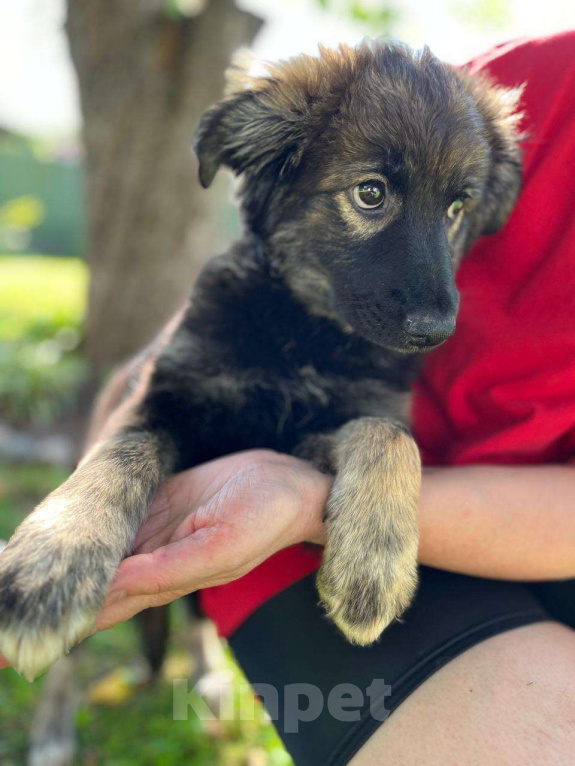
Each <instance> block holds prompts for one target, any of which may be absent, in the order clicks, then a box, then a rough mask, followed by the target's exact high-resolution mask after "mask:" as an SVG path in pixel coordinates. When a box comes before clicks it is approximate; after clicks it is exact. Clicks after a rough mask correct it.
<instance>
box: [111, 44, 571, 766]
mask: <svg viewBox="0 0 575 766" xmlns="http://www.w3.org/2000/svg"><path fill="white" fill-rule="evenodd" d="M574 49H575V35H574V34H564V35H559V36H555V37H552V38H546V39H542V40H527V41H519V42H516V43H510V44H508V45H504V46H500V47H499V48H497V49H495V50H494V51H492V52H491V53H489V54H486V55H485V56H483V57H481V58H480V59H478V60H476V61H475V62H473V63H472V65H471V69H472V70H480V69H481V70H483V69H484V70H486V71H488V72H489V73H490V74H491V76H492V77H494V78H495V79H496V80H498V81H499V82H501V83H502V84H503V85H506V86H518V85H520V84H521V83H523V82H525V83H526V85H525V91H524V94H523V102H522V103H523V107H524V109H525V119H524V124H523V126H522V127H523V129H524V130H525V131H526V138H525V142H524V188H523V191H522V193H521V196H520V198H519V202H518V204H517V207H516V209H515V211H514V213H513V214H512V216H511V218H510V220H509V222H508V223H507V225H506V227H505V228H504V229H503V231H502V232H501V233H499V234H497V235H495V236H493V237H492V238H489V239H482V240H480V242H479V243H478V244H477V245H476V246H475V248H474V250H473V251H472V252H471V253H470V255H468V256H467V257H466V259H465V262H464V263H463V265H462V267H461V271H460V273H459V277H458V286H459V289H460V292H461V296H462V300H461V308H460V314H459V318H458V329H457V332H456V334H455V335H454V336H453V338H452V339H450V340H449V341H448V342H447V343H446V344H445V345H444V346H442V347H441V348H440V349H438V350H437V351H435V352H434V353H433V354H432V355H431V356H430V357H428V359H427V360H426V364H425V367H424V370H423V373H422V375H421V378H420V382H419V384H418V388H417V392H416V397H415V403H414V426H415V433H416V437H417V441H418V444H419V446H420V448H421V450H422V454H423V457H424V463H425V464H426V466H427V467H426V469H425V470H424V475H423V484H422V495H421V504H420V512H419V525H420V534H421V540H420V548H419V561H420V564H421V565H422V566H421V584H420V588H419V591H418V594H417V595H416V598H415V601H414V603H413V604H412V606H411V607H410V608H409V609H408V611H407V612H406V613H405V615H404V617H403V619H402V621H401V622H396V623H394V624H392V625H391V626H390V627H389V628H387V630H386V631H385V632H384V633H383V636H382V638H381V640H380V641H379V642H378V643H376V644H374V645H373V646H371V647H368V648H364V647H359V646H353V645H351V644H349V643H347V642H345V640H344V639H343V637H341V636H340V634H339V633H338V632H337V630H336V629H335V628H334V627H333V625H331V624H330V623H329V622H328V621H327V620H326V619H325V615H324V614H323V613H322V611H321V610H320V609H319V608H318V607H317V604H316V601H317V594H316V592H315V590H314V587H313V574H314V573H315V571H316V569H317V567H318V566H319V563H320V560H321V555H320V549H319V548H314V547H310V546H306V545H305V544H303V543H304V541H307V542H312V543H316V544H318V545H319V546H321V544H322V543H323V542H324V539H325V538H324V529H323V524H322V514H323V508H324V506H325V503H326V499H327V497H328V494H329V491H330V485H331V479H330V478H329V477H328V476H326V475H325V474H322V473H319V472H318V471H317V470H315V469H314V468H312V467H311V465H309V464H308V463H306V462H304V461H302V460H299V459H297V458H294V457H290V456H287V455H281V454H278V453H274V452H268V451H265V450H264V451H256V452H244V453H240V454H235V455H230V456H227V457H224V458H221V459H219V460H217V461H213V462H211V463H207V464H204V465H202V466H199V467H197V468H194V469H192V470H190V471H187V472H184V473H182V474H179V475H177V476H175V477H173V478H172V479H170V480H169V481H168V483H167V484H166V485H165V486H164V488H163V489H162V490H161V491H160V492H159V494H158V495H157V497H156V498H155V500H154V504H153V506H152V511H151V514H150V517H149V519H148V521H147V522H146V523H145V524H144V526H143V528H142V529H141V530H140V532H139V535H138V541H137V552H136V554H135V555H134V556H132V557H130V558H128V559H126V560H125V561H124V562H123V563H122V564H121V566H120V569H119V571H118V574H117V576H116V578H115V581H114V583H113V585H112V588H111V590H110V593H109V597H108V600H107V603H106V606H105V608H104V610H103V612H102V613H101V615H100V618H99V621H98V627H99V628H101V629H103V628H106V627H109V626H110V625H113V624H115V623H117V622H119V621H122V620H125V619H128V618H129V617H130V616H132V615H133V614H135V613H137V612H139V611H141V610H142V609H145V608H147V607H150V606H158V605H163V604H166V603H169V602H170V601H172V600H174V599H175V598H178V597H180V596H182V595H185V594H187V593H190V592H192V591H197V590H199V589H202V594H201V597H200V600H201V605H202V608H203V611H204V612H205V613H206V614H207V615H208V616H209V617H211V618H212V619H214V620H215V622H216V624H217V625H218V628H219V631H220V633H221V634H222V635H225V636H227V637H228V639H229V640H230V643H231V646H232V648H233V649H234V651H235V653H236V656H237V657H238V660H239V662H240V664H241V665H242V666H243V668H244V670H245V671H246V674H247V675H248V678H249V679H250V681H252V682H254V683H268V684H271V685H274V686H275V687H277V688H281V687H285V686H286V685H289V684H290V683H307V684H312V685H314V686H316V687H317V688H319V689H320V690H322V692H324V694H326V695H327V694H329V692H330V690H332V689H333V688H335V687H336V686H338V685H339V684H353V685H354V686H355V687H357V688H359V689H360V690H363V693H364V694H367V690H368V689H369V688H370V686H371V684H372V683H373V681H374V680H376V679H382V680H384V681H385V684H386V686H387V687H388V688H386V690H385V693H382V698H381V700H379V702H380V703H381V704H380V709H385V711H386V712H393V715H391V716H390V717H389V719H388V720H386V722H385V724H384V725H383V726H381V720H382V718H383V717H384V716H374V715H373V709H372V707H370V705H369V704H368V703H367V698H366V702H365V704H364V705H363V706H362V707H361V709H360V710H359V716H356V717H349V719H348V720H337V719H335V718H334V717H333V716H331V715H330V714H329V711H327V710H325V711H323V712H322V713H321V714H320V715H318V716H317V717H315V718H314V720H310V721H307V722H302V723H301V724H300V726H299V730H298V732H297V733H293V732H289V731H285V730H284V731H281V721H279V722H276V723H277V725H278V726H279V728H280V734H282V736H283V739H284V741H285V743H286V746H287V747H288V750H289V751H290V752H291V753H292V755H293V757H294V760H295V762H296V764H298V765H299V764H317V763H321V764H326V766H332V764H345V763H349V762H350V760H352V759H353V763H354V764H355V766H363V765H364V764H365V765H366V766H369V765H371V764H373V765H375V764H380V763H387V762H395V763H400V764H411V763H413V764H415V763H425V764H426V765H427V766H433V764H438V766H439V765H440V764H441V766H444V764H448V763H457V764H460V763H465V764H474V763H477V764H479V763H490V764H495V765H497V764H508V763H518V762H522V761H523V760H528V759H530V760H534V761H535V762H537V763H551V762H553V763H558V764H559V763H566V764H567V763H572V762H573V753H575V727H573V725H572V723H573V719H574V718H575V694H574V693H573V684H574V682H575V635H574V633H573V627H575V607H574V604H575V599H574V596H575V580H574V578H575V515H574V514H573V512H572V505H573V499H572V498H573V496H574V495H575V468H573V467H572V466H571V465H570V463H569V461H570V459H571V457H572V455H573V452H574V448H575V361H574V360H575V353H574V352H575V349H574V348H573V345H574V344H575V332H574V329H575V328H574V327H573V320H572V313H573V312H572V308H573V300H574V296H575V270H574V269H573V263H572V259H573V252H574V249H575V229H574V226H573V219H572V213H571V211H572V208H573V203H574V202H575V184H574V182H573V175H572V173H571V172H570V168H571V167H572V166H573V161H574V160H575V157H574V154H575V148H574V141H573V138H574V128H573V114H574V107H575V103H574V100H573V99H574V97H573V93H574V92H575V91H574V88H573V79H574V74H575V72H574V71H573V66H572V61H573V51H574ZM113 398H114V397H111V399H113ZM111 399H110V400H109V402H108V404H109V405H110V408H111V405H112V402H111ZM108 413H109V408H108V407H106V406H105V405H104V406H102V408H101V411H100V413H99V421H100V425H102V424H103V420H104V419H105V416H106V415H107V414H108ZM534 582H536V583H537V584H533V583H534ZM226 583H228V584H226ZM372 702H373V700H372Z"/></svg>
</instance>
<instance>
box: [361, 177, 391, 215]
mask: <svg viewBox="0 0 575 766" xmlns="http://www.w3.org/2000/svg"><path fill="white" fill-rule="evenodd" d="M353 199H354V202H355V204H356V205H357V206H358V207H360V208H362V209H363V210H374V209H375V208H376V207H379V206H380V205H381V204H383V200H384V199H385V186H384V184H383V182H382V181H363V182H362V183H360V184H358V185H357V186H356V187H355V188H354V190H353Z"/></svg>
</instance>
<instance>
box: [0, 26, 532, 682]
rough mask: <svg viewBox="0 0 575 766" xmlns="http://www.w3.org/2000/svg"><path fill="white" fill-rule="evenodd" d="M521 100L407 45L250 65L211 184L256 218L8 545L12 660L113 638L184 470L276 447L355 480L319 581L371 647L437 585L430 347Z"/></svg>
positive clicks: (490, 227) (209, 120) (515, 176)
mask: <svg viewBox="0 0 575 766" xmlns="http://www.w3.org/2000/svg"><path fill="white" fill-rule="evenodd" d="M517 99H518V93H517V92H515V91H509V90H505V89H502V88H497V87H494V86H492V85H491V84H490V83H488V82H487V81H485V80H483V79H477V78H473V77H470V76H469V75H467V74H465V73H464V72H462V71H457V70H455V69H453V68H451V67H449V66H446V65H444V64H442V63H440V62H439V61H438V60H437V59H436V58H435V57H434V56H433V55H432V54H431V53H430V52H429V51H428V50H424V51H423V52H420V53H414V52H412V51H410V50H409V49H408V48H407V47H404V46H402V45H397V44H390V43H387V42H383V41H376V42H364V43H362V44H361V45H359V46H358V47H357V48H351V47H347V46H341V47H340V48H339V49H338V50H335V51H333V50H326V49H321V50H320V55H319V57H318V58H312V57H309V56H299V57H297V58H294V59H292V60H290V61H287V62H284V63H280V64H278V65H274V66H270V67H269V69H268V72H267V74H266V76H263V77H250V76H249V75H248V74H247V72H245V71H243V72H242V71H236V73H235V75H234V76H233V78H232V81H231V85H230V89H229V93H228V95H227V97H226V98H224V100H222V101H221V102H220V103H218V104H216V105H215V106H213V107H212V108H211V109H210V110H208V111H207V112H206V114H205V115H204V116H203V118H202V120H201V122H200V124H199V127H198V129H197V132H196V136H195V143H194V148H195V151H196V153H197V156H198V159H199V165H200V171H199V173H200V181H201V183H202V185H203V186H208V185H209V184H210V183H211V181H212V180H213V178H214V176H215V174H216V172H217V171H218V168H219V167H220V166H222V165H225V166H227V167H228V168H231V170H233V171H234V172H235V173H236V174H237V175H239V176H241V177H242V186H241V190H240V200H241V208H242V212H243V217H244V221H245V231H244V234H243V236H242V238H241V240H240V241H239V242H237V244H235V245H234V246H233V247H232V248H231V249H230V251H229V252H227V253H226V254H225V255H223V256H221V257H218V258H216V259H214V260H213V261H212V262H211V263H210V264H209V265H208V267H207V268H206V269H205V270H204V272H203V273H202V275H201V277H200V278H199V280H198V282H197V284H196V286H195V288H194V291H193V295H192V297H191V300H190V303H189V305H188V307H187V310H186V311H185V313H184V315H183V318H182V319H181V321H180V323H179V325H178V326H177V328H176V329H175V331H173V332H172V334H171V335H170V336H169V337H166V338H165V339H164V341H163V342H162V343H160V344H159V345H158V346H156V348H154V349H153V351H151V352H150V353H149V357H148V361H147V363H146V365H145V366H144V369H143V370H142V373H141V379H140V384H139V387H138V390H137V392H136V393H135V394H134V395H133V396H132V398H131V399H129V400H127V401H126V402H125V403H124V404H123V406H122V408H121V412H120V413H118V415H117V417H116V423H115V427H114V429H113V431H112V433H111V434H110V433H109V434H108V436H107V437H106V438H105V440H103V441H102V442H100V443H98V444H96V446H95V447H94V448H93V449H92V450H91V451H90V452H89V454H88V455H87V456H86V457H85V459H84V460H83V461H82V463H81V464H80V466H79V467H78V469H77V470H76V471H75V473H73V474H72V476H71V477H70V478H69V479H68V480H67V481H66V482H65V483H64V484H63V485H62V486H61V487H59V488H58V489H57V490H56V491H55V492H53V493H52V494H51V495H49V497H48V498H47V499H46V500H45V501H44V502H43V503H41V504H40V505H39V506H38V508H37V509H36V510H35V511H34V512H33V513H32V514H31V515H30V516H29V517H28V518H27V519H26V520H25V521H24V523H23V524H22V525H21V526H20V527H19V528H18V530H17V531H16V533H15V534H14V536H13V537H12V539H11V540H10V542H9V544H8V546H7V548H6V549H5V551H4V552H3V553H2V555H1V556H0V652H1V653H2V654H4V655H5V656H6V657H7V658H8V659H9V660H10V661H11V662H12V664H13V665H14V667H15V668H16V669H17V670H19V671H20V672H21V673H23V674H24V675H25V676H26V677H27V678H29V679H32V678H33V677H34V676H35V675H36V674H37V673H38V672H39V671H41V670H42V669H43V668H45V667H46V666H47V665H49V664H50V663H51V662H53V661H54V660H55V659H57V658H58V657H59V656H61V655H62V654H63V653H64V652H66V651H67V650H68V649H69V648H70V647H71V646H72V645H73V644H74V643H75V642H77V641H78V640H80V639H81V638H82V637H83V636H84V635H85V634H86V633H88V632H89V631H90V627H91V625H92V623H93V620H94V618H95V616H96V614H97V612H98V610H99V608H100V606H101V604H102V601H103V599H104V596H105V594H106V591H107V589H108V587H109V585H110V582H111V580H112V578H113V576H114V573H115V571H116V568H117V567H118V564H119V563H120V561H121V560H122V558H123V557H124V556H126V555H128V554H129V553H130V549H131V546H132V543H133V540H134V537H135V535H136V532H137V530H138V528H139V527H140V526H141V524H142V522H143V521H144V519H145V518H146V513H147V508H148V505H149V503H150V500H151V498H152V496H153V494H154V493H155V491H156V490H157V489H158V487H159V486H160V484H161V483H162V482H163V481H164V480H165V479H166V477H167V476H169V475H170V474H171V473H173V472H175V471H181V470H182V469H185V468H188V467H190V466H193V465H196V464H198V463H202V462H204V461H207V460H211V459H213V458H216V457H219V456H221V455H225V454H228V453H231V452H234V451H237V450H244V449H248V448H254V447H261V448H272V449H275V450H279V451H281V452H287V453H291V454H294V455H298V456H301V457H304V458H306V459H308V460H311V461H313V462H314V463H315V465H316V466H317V467H318V468H320V469H321V470H322V471H329V472H331V473H333V475H334V476H335V481H334V485H333V490H332V493H331V497H330V499H329V503H328V506H327V509H326V524H327V545H326V548H325V552H324V557H323V564H322V566H321V569H320V571H319V575H318V581H317V584H318V591H319V595H320V599H321V601H322V603H323V604H324V606H325V609H326V610H327V613H328V614H329V616H330V617H331V619H332V620H333V621H334V622H335V623H336V625H337V626H338V627H339V628H340V629H341V631H342V632H343V633H344V634H345V636H346V637H347V638H348V639H349V640H350V641H353V642H355V643H358V644H369V643H371V642H372V641H374V640H375V639H377V637H378V636H379V635H380V633H381V632H382V631H383V630H384V628H385V627H386V626H387V625H389V623H390V622H391V621H392V620H394V619H395V618H396V617H398V616H399V615H400V614H401V613H402V612H403V611H404V610H405V609H406V607H407V606H408V605H409V603H410V600H411V599H412V597H413V594H414V591H415V588H416V582H417V566H416V564H417V546H418V524H417V511H418V500H419V489H420V473H421V470H420V460H419V454H418V450H417V447H416V445H415V443H414V440H413V438H412V437H411V435H410V433H409V429H408V422H409V391H410V387H411V384H412V382H413V380H414V378H415V376H416V374H417V370H418V367H419V361H420V359H421V352H422V351H427V350H429V349H432V348H434V347H436V346H438V345H439V344H441V343H443V342H444V341H445V340H446V339H447V338H449V336H450V335H451V334H452V333H453V332H454V330H455V320H456V315H457V309H458V292H457V289H456V286H455V282H454V272H455V269H456V266H457V264H458V262H459V260H460V258H461V256H462V254H463V253H464V252H465V251H466V250H468V249H469V247H470V245H471V244H472V243H473V242H474V241H475V239H476V238H477V237H478V236H480V235H481V234H489V233H491V232H494V231H497V230H498V229H499V228H500V227H501V226H502V225H503V223H504V222H505V220H506V218H507V217H508V215H509V213H510V211H511V209H512V207H513V204H514V202H515V200H516V197H517V195H518V192H519V188H520V179H521V164H520V151H519V146H518V142H519V137H518V132H517V123H518V115H517V113H516V107H517Z"/></svg>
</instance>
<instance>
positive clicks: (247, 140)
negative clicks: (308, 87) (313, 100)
mask: <svg viewBox="0 0 575 766" xmlns="http://www.w3.org/2000/svg"><path fill="white" fill-rule="evenodd" d="M303 139H304V130H303V116H302V115H301V114H299V115H298V114H296V113H294V112H292V111H290V110H288V109H285V108H283V109H282V108H275V107H274V105H273V104H272V103H268V101H267V99H266V94H264V93H258V92H254V91H249V90H244V91H243V92H241V93H236V94H234V95H232V96H230V97H228V98H226V99H224V100H223V101H220V102H219V103H217V104H216V105H215V106H213V107H211V108H210V109H208V111H207V112H205V113H204V115H203V117H202V118H201V120H200V122H199V124H198V127H197V129H196V132H195V135H194V142H193V147H194V150H195V152H196V154H197V157H198V160H199V163H200V183H201V184H202V186H203V187H204V188H206V187H208V186H209V185H210V184H211V183H212V181H213V180H214V176H215V175H216V173H217V171H218V168H219V167H220V165H225V166H227V167H229V168H230V169H231V170H233V171H234V172H235V173H236V174H237V175H241V174H242V173H249V174H250V176H252V177H254V178H255V177H258V176H261V175H262V174H264V173H265V172H266V171H273V172H274V174H279V175H282V174H283V173H285V171H286V170H287V169H288V168H290V167H293V166H295V165H296V164H297V162H298V160H299V158H300V156H301V152H302V149H303Z"/></svg>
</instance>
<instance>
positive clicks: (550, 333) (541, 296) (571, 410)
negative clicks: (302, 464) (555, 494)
mask: <svg viewBox="0 0 575 766" xmlns="http://www.w3.org/2000/svg"><path fill="white" fill-rule="evenodd" d="M470 68H471V70H472V71H477V70H480V69H482V70H487V71H488V72H489V73H490V74H491V76H492V77H493V78H494V79H495V80H497V81H498V82H500V83H501V84H503V85H506V86H516V85H520V84H522V83H525V91H524V94H523V99H522V107H523V109H524V112H525V118H524V121H523V125H522V127H523V129H524V130H526V131H527V134H528V139H527V140H526V141H525V144H524V183H523V189H522V192H521V195H520V198H519V201H518V204H517V206H516V208H515V211H514V212H513V214H512V216H511V218H510V219H509V221H508V222H507V224H506V225H505V227H504V228H503V230H502V231H501V232H499V233H497V234H496V235H493V236H491V237H484V238H482V239H481V240H480V241H479V242H478V243H477V245H476V246H475V247H474V249H473V250H472V252H471V253H469V254H468V255H467V256H466V257H465V259H464V261H463V263H462V266H461V268H460V270H459V273H458V278H457V282H458V286H459V288H460V292H461V308H460V312H459V317H458V321H457V331H456V333H455V335H454V336H453V338H451V339H450V340H449V341H448V342H447V343H446V344H445V345H444V346H442V347H441V348H440V349H438V350H437V351H435V352H434V353H433V354H431V355H430V356H429V357H428V358H427V360H426V363H425V367H424V370H423V374H422V376H421V380H420V383H419V385H418V386H417V389H416V393H415V397H414V410H413V413H414V424H415V433H416V437H417V441H418V443H419V445H420V447H421V448H422V452H423V455H424V459H425V460H426V461H427V462H429V463H434V464H463V463H538V462H561V461H565V460H567V459H568V458H569V457H570V456H572V455H573V453H574V452H575V217H574V209H575V33H573V32H569V33H565V34H561V35H555V36H552V37H547V38H542V39H537V40H519V41H516V42H512V43H507V44H505V45H502V46H499V47H497V48H495V49H494V50H492V51H490V52H489V53H487V54H485V55H483V56H481V57H480V58H478V59H476V60H475V61H473V62H471V64H470Z"/></svg>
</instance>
